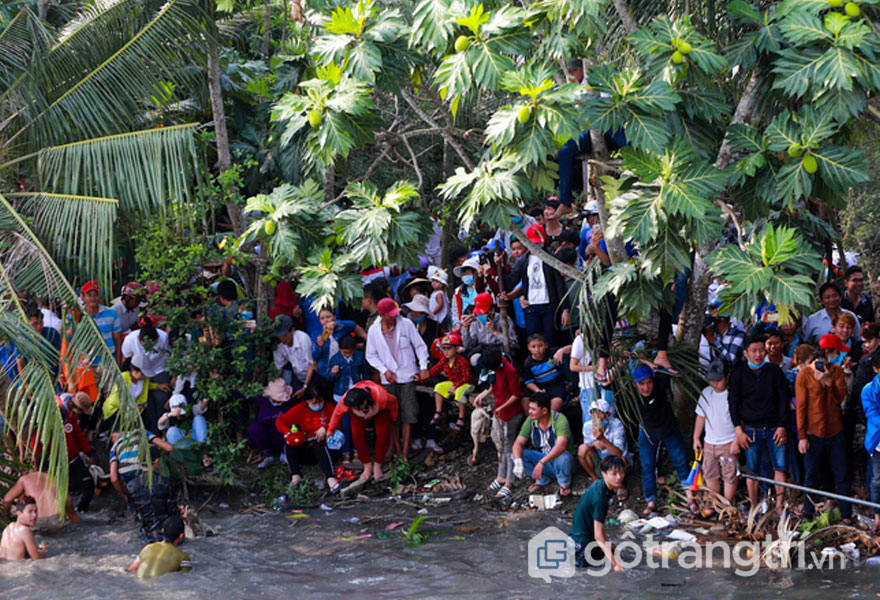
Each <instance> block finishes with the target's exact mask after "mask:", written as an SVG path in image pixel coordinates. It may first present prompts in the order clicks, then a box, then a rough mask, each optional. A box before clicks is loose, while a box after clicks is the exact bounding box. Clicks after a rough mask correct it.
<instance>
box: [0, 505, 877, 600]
mask: <svg viewBox="0 0 880 600" xmlns="http://www.w3.org/2000/svg"><path fill="white" fill-rule="evenodd" d="M96 504H101V503H96ZM416 510H417V507H412V506H408V505H404V504H399V503H395V502H394V501H391V500H387V499H386V500H385V501H373V502H368V503H362V504H358V505H355V506H350V507H347V508H337V509H335V510H332V511H329V512H328V511H324V510H321V509H320V508H317V507H316V508H312V509H307V510H305V511H304V512H305V513H306V514H308V515H309V516H308V517H303V518H297V519H292V520H291V519H288V518H287V516H288V515H290V514H291V512H290V509H289V508H288V509H286V510H284V511H281V512H269V513H266V514H263V515H246V514H239V513H238V512H237V510H236V507H232V508H228V509H224V510H219V511H217V512H216V513H211V512H209V511H207V510H203V511H202V514H201V515H200V516H201V520H202V523H203V524H205V525H209V526H211V527H214V528H216V530H217V535H216V536H214V537H200V538H196V539H192V540H186V542H185V543H184V545H183V546H182V548H183V549H184V550H185V551H186V552H187V553H189V554H190V556H191V557H192V559H193V562H194V568H193V570H192V571H191V572H189V573H172V574H169V575H165V576H162V577H159V578H155V579H146V580H139V579H136V578H135V577H133V576H131V575H129V574H128V573H126V572H125V568H126V567H127V566H128V564H129V563H130V562H131V560H132V559H133V558H134V556H135V555H137V553H138V552H139V551H140V549H141V547H142V546H143V543H142V542H141V541H140V539H139V538H138V535H137V532H136V529H135V526H134V524H133V523H130V522H123V521H119V520H113V519H112V518H111V517H112V510H111V508H110V507H109V506H106V505H105V506H103V507H98V510H97V511H95V512H92V513H89V514H87V515H84V522H83V523H82V524H81V525H79V526H77V527H75V528H73V529H72V530H71V531H70V532H68V533H65V534H60V535H57V536H48V537H45V538H40V539H42V541H47V542H48V543H49V544H50V547H49V557H48V558H47V559H45V560H41V561H20V562H17V563H10V562H5V563H3V562H0V598H8V599H13V598H15V599H30V598H34V599H43V598H46V599H55V598H72V599H77V600H79V599H86V598H102V599H104V598H114V599H120V600H123V599H124V600H128V599H133V598H144V599H153V598H155V599H160V598H161V599H175V600H178V599H188V598H193V599H195V598H199V599H201V598H204V599H210V600H226V599H237V598H248V599H250V598H269V599H272V598H296V599H299V598H334V599H336V598H351V599H360V598H456V599H465V598H481V599H486V598H510V599H513V598H541V599H545V598H602V599H603V600H605V599H611V598H750V599H764V598H786V599H791V598H805V599H826V598H830V597H833V598H835V599H836V600H837V599H842V598H869V597H870V598H877V597H878V595H880V594H878V592H880V584H878V583H875V582H876V581H878V579H880V577H878V576H880V568H877V567H873V568H872V567H863V568H860V569H859V568H850V569H846V570H836V571H817V570H811V571H785V572H772V571H770V570H767V569H762V570H761V571H759V572H758V573H757V574H755V575H754V576H752V577H740V576H737V575H735V574H734V573H733V572H732V570H722V569H702V570H686V569H682V568H679V567H673V568H669V569H651V568H649V567H648V566H646V565H641V566H637V567H634V568H632V569H630V570H627V571H626V572H624V573H611V574H608V575H606V576H604V577H590V576H588V575H585V574H583V573H582V572H579V573H578V574H577V575H575V576H574V577H572V578H570V579H554V580H553V582H552V583H545V582H544V581H542V580H540V579H534V578H531V577H529V575H528V569H527V557H526V554H527V547H528V541H529V539H530V538H531V537H532V536H533V535H535V534H536V533H538V532H539V531H541V530H542V529H543V528H544V527H547V526H549V525H556V526H558V527H560V528H561V529H563V530H564V531H567V530H568V527H569V525H570V521H568V520H567V519H565V518H562V517H561V516H560V514H558V513H554V512H552V511H548V512H544V513H530V514H520V515H516V514H511V513H488V512H486V511H485V510H483V509H482V508H481V507H479V506H477V505H476V504H473V503H461V504H450V505H448V506H443V507H429V509H428V511H429V512H428V514H429V516H430V518H429V519H428V520H427V521H426V525H425V526H423V527H422V528H421V529H420V531H426V532H428V533H429V534H430V533H431V532H433V535H429V537H428V539H427V542H425V543H424V544H421V545H418V546H415V547H411V546H409V545H407V544H406V543H405V542H404V537H403V533H402V532H403V530H405V529H406V528H407V527H408V526H409V524H410V523H411V522H412V520H413V518H414V517H415V516H416V514H417V513H416ZM354 520H356V522H354ZM110 521H112V522H110ZM292 522H293V523H295V524H294V525H291V523H292ZM401 522H402V523H403V524H402V525H397V526H396V527H394V528H393V529H392V530H390V531H389V530H388V529H387V528H388V526H389V525H394V524H395V523H401ZM475 528H476V529H475ZM611 533H612V538H613V539H615V538H616V539H620V531H615V530H613V529H612V530H611ZM368 534H370V535H371V536H372V537H367V538H358V536H363V535H368ZM343 538H347V540H348V541H346V540H344V539H343ZM40 539H38V541H40Z"/></svg>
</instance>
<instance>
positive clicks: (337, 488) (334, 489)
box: [330, 483, 342, 496]
mask: <svg viewBox="0 0 880 600" xmlns="http://www.w3.org/2000/svg"><path fill="white" fill-rule="evenodd" d="M341 489H342V484H341V483H337V484H336V485H334V486H333V487H332V488H330V495H331V496H335V495H336V494H338V493H339V491H340V490H341Z"/></svg>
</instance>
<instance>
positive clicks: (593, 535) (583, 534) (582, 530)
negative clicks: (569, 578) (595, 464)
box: [568, 454, 626, 571]
mask: <svg viewBox="0 0 880 600" xmlns="http://www.w3.org/2000/svg"><path fill="white" fill-rule="evenodd" d="M599 468H600V469H601V470H602V477H601V478H598V479H596V481H594V482H593V485H591V486H590V487H589V489H587V491H586V492H584V495H583V496H581V500H580V502H578V506H577V509H576V510H575V511H574V520H573V522H572V524H571V530H570V531H569V532H568V535H569V536H571V539H573V540H574V543H575V548H574V551H575V554H574V556H575V559H574V560H575V563H574V564H575V566H576V567H578V568H580V569H586V568H588V567H599V566H600V565H601V564H602V561H603V559H607V560H608V562H610V563H611V566H612V567H613V568H614V570H615V571H623V567H622V566H621V565H620V564H618V562H617V561H616V560H615V559H614V552H613V551H612V549H611V543H610V542H609V541H608V536H607V535H606V534H605V517H606V516H607V515H608V505H609V504H610V502H611V495H612V494H613V493H614V491H615V490H618V489H620V488H621V487H622V486H623V480H624V478H625V477H626V461H624V460H623V458H621V457H620V456H617V455H616V454H611V455H608V456H606V457H605V458H603V459H602V462H601V463H600V465H599ZM587 552H589V553H590V557H589V559H588V558H587V554H586V553H587Z"/></svg>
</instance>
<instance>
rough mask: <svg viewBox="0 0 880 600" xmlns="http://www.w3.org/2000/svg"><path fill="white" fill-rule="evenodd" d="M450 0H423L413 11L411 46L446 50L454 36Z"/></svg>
mask: <svg viewBox="0 0 880 600" xmlns="http://www.w3.org/2000/svg"><path fill="white" fill-rule="evenodd" d="M449 7H450V2H449V0H421V1H420V2H419V3H418V4H417V5H416V8H415V10H414V11H413V25H412V33H411V37H410V46H424V47H426V48H427V49H428V50H444V49H445V48H446V47H447V46H448V45H449V39H450V38H451V37H452V23H451V21H450V20H449V19H448V15H449Z"/></svg>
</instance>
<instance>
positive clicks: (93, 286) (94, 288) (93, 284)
mask: <svg viewBox="0 0 880 600" xmlns="http://www.w3.org/2000/svg"><path fill="white" fill-rule="evenodd" d="M80 292H81V293H82V294H83V295H84V296H85V295H86V294H88V293H89V292H98V293H99V294H100V293H101V289H100V288H99V287H98V282H97V281H94V280H93V281H86V282H85V283H84V284H82V288H80Z"/></svg>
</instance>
